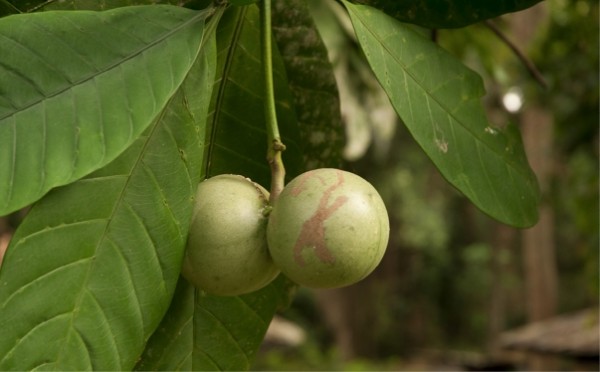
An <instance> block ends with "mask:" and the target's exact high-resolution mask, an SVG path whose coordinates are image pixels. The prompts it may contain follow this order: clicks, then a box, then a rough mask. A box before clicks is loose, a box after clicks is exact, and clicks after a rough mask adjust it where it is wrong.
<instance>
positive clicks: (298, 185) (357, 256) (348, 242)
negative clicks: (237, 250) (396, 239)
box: [267, 168, 390, 288]
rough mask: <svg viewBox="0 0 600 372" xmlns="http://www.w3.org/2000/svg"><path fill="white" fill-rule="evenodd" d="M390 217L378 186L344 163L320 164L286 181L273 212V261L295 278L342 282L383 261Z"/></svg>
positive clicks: (319, 283) (314, 284)
mask: <svg viewBox="0 0 600 372" xmlns="http://www.w3.org/2000/svg"><path fill="white" fill-rule="evenodd" d="M389 232H390V227H389V219H388V214H387V210H386V209H385V205H384V204H383V200H381V197H380V196H379V194H378V193H377V190H375V188H374V187H373V186H372V185H371V184H370V183H368V182H367V181H366V180H364V179H362V178H361V177H359V176H357V175H355V174H353V173H349V172H345V171H342V170H339V169H330V168H324V169H316V170H313V171H309V172H306V173H303V174H301V175H300V176H298V177H296V178H295V179H293V180H292V181H291V182H290V183H289V184H287V185H286V186H285V188H284V189H283V191H282V192H281V194H280V195H279V198H278V199H277V201H276V202H275V204H274V205H273V210H272V211H271V214H270V215H269V224H268V227H267V240H268V242H269V251H270V252H271V257H272V258H273V261H274V262H275V264H276V265H277V267H279V269H280V270H281V271H282V272H283V273H284V274H285V275H286V276H288V277H289V278H290V279H291V280H293V281H295V282H296V283H298V284H301V285H304V286H307V287H311V288H335V287H343V286H346V285H350V284H353V283H356V282H358V281H359V280H361V279H363V278H364V277H366V276H367V275H369V274H370V273H371V272H372V271H373V270H374V269H375V267H376V266H377V265H378V264H379V262H381V259H382V258H383V254H384V253H385V249H386V247H387V243H388V238H389Z"/></svg>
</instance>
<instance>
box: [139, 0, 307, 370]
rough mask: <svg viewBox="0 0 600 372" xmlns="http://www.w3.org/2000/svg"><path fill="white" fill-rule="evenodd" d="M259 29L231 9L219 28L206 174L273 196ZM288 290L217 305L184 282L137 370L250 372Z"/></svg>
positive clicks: (252, 15)
mask: <svg viewBox="0 0 600 372" xmlns="http://www.w3.org/2000/svg"><path fill="white" fill-rule="evenodd" d="M258 22H259V14H258V8H257V7H256V6H254V5H253V6H248V7H233V8H230V9H229V10H228V11H227V13H226V14H225V15H224V17H223V19H222V20H221V22H220V24H219V29H218V32H217V35H218V50H219V53H218V68H217V74H218V76H217V79H216V83H215V87H214V93H213V94H214V95H213V101H212V105H211V114H210V117H209V131H210V133H211V135H210V136H209V138H210V140H209V142H208V147H207V153H206V155H205V167H206V174H207V175H209V176H213V175H217V174H222V173H237V174H242V175H244V176H247V177H250V178H251V179H252V180H254V181H257V182H259V183H261V184H262V185H263V186H266V187H267V189H268V184H269V180H270V174H269V168H268V165H267V162H266V159H265V156H266V151H267V141H266V138H267V135H266V133H265V122H264V106H263V99H262V97H263V82H262V77H261V76H262V75H261V71H262V69H261V66H260V63H261V62H260V58H261V57H260V39H259V28H258V27H259V26H258V24H259V23H258ZM273 57H274V69H275V78H274V79H275V91H276V101H277V116H278V120H279V125H280V132H281V135H282V139H283V142H284V143H285V144H286V145H287V150H286V151H285V152H284V162H285V165H286V170H287V174H288V178H290V177H294V176H295V175H297V174H298V173H299V172H300V171H301V170H302V169H301V168H300V164H301V159H302V154H301V152H300V151H299V146H298V145H297V143H298V142H299V141H300V136H299V134H298V130H297V124H296V119H295V117H294V112H293V105H292V100H291V97H290V94H289V92H288V91H287V82H286V80H285V73H284V70H283V64H282V61H281V57H280V56H279V54H278V52H277V50H274V51H273ZM287 283H288V282H287V280H286V279H285V278H283V277H280V278H278V279H276V280H275V281H274V282H273V283H271V284H270V285H269V286H267V287H266V288H263V289H262V290H259V291H256V292H253V293H250V294H247V295H243V296H234V297H219V296H207V295H204V294H203V293H202V292H201V291H200V290H195V289H193V288H192V287H191V285H190V284H189V283H187V282H186V281H185V280H182V282H181V283H180V285H179V286H180V288H179V290H178V291H179V292H178V294H177V295H176V296H175V299H174V302H173V304H172V305H171V308H170V310H169V312H168V313H167V315H166V317H165V319H164V321H163V323H162V324H161V325H160V326H159V330H158V331H157V332H156V333H155V334H154V335H153V336H152V338H151V339H150V341H149V342H148V346H147V348H146V350H145V352H144V355H143V357H142V359H141V360H140V363H139V364H138V365H137V369H140V370H149V369H152V370H215V369H223V370H247V369H250V367H251V365H252V361H253V359H254V356H255V355H256V352H257V350H258V348H259V347H260V345H261V343H262V340H263V337H264V334H265V333H266V330H267V327H268V325H269V323H270V319H271V318H272V317H273V315H274V313H275V310H276V308H277V306H278V305H279V304H280V303H281V302H282V299H286V298H287V295H288V286H287ZM192 305H193V308H191V307H192ZM184 307H185V310H183V308H184ZM185 351H187V352H189V353H191V354H187V353H186V352H185Z"/></svg>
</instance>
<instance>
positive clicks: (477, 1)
mask: <svg viewBox="0 0 600 372" xmlns="http://www.w3.org/2000/svg"><path fill="white" fill-rule="evenodd" d="M540 1H542V0H494V1H488V0H402V1H398V0H351V2H353V3H357V4H363V5H369V6H372V7H374V8H377V9H380V10H382V11H384V12H385V13H387V14H388V15H390V16H392V17H394V18H396V19H398V20H400V21H402V22H408V23H414V24H417V25H420V26H424V27H428V28H454V27H464V26H468V25H470V24H473V23H477V22H481V21H484V20H486V19H489V18H494V17H498V16H500V15H502V14H506V13H512V12H516V11H519V10H523V9H526V8H529V7H531V6H533V5H535V4H537V3H539V2H540Z"/></svg>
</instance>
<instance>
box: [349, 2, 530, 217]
mask: <svg viewBox="0 0 600 372" xmlns="http://www.w3.org/2000/svg"><path fill="white" fill-rule="evenodd" d="M344 4H345V5H346V8H347V9H348V11H349V13H350V17H351V20H352V24H353V26H354V30H355V32H356V34H357V37H358V41H359V43H360V45H361V47H362V49H363V51H364V53H365V55H366V57H367V59H368V61H369V64H370V65H371V68H372V69H373V71H374V72H375V75H376V76H377V79H378V80H379V82H380V84H381V85H382V87H383V89H384V90H385V91H386V93H387V94H388V97H389V98H390V101H391V103H392V105H393V106H394V109H395V110H396V112H397V113H398V114H399V115H400V118H401V119H402V120H403V122H404V124H405V125H406V126H407V127H408V129H409V130H410V132H411V134H412V135H413V137H414V138H415V139H416V141H417V142H418V143H419V145H420V146H421V147H422V148H423V150H424V151H425V152H426V153H427V155H428V156H429V157H430V158H431V160H433V162H434V163H435V165H436V166H437V167H438V169H439V170H440V172H441V173H442V174H443V175H444V177H445V178H446V179H447V180H448V181H449V182H450V183H451V184H452V185H454V186H455V187H456V188H458V189H459V190H460V191H462V192H463V193H464V194H465V195H466V196H467V197H468V198H469V199H470V200H471V201H472V202H473V203H474V204H475V205H476V206H477V207H479V208H480V209H481V210H483V211H484V212H486V213H488V214H489V215H491V216H492V217H494V218H496V219H498V220H500V221H501V222H504V223H507V224H510V225H514V226H519V227H526V226H531V225H533V224H534V223H535V222H536V220H537V202H538V198H539V190H538V187H537V181H536V178H535V175H534V174H533V172H532V171H531V169H530V167H529V165H528V163H527V159H526V157H525V154H524V150H523V145H522V143H521V141H520V137H519V135H518V131H513V130H512V129H510V128H509V129H507V130H502V129H500V128H496V127H493V126H490V124H489V123H488V121H487V119H486V116H485V112H484V110H483V106H482V104H481V97H482V96H483V94H484V93H485V91H484V88H483V83H482V81H481V78H480V77H479V76H478V75H477V74H476V73H475V72H473V71H471V70H469V69H468V68H466V67H465V66H464V65H463V64H462V63H460V62H459V61H458V60H456V59H455V58H454V57H452V56H451V55H450V54H449V53H447V52H445V51H444V50H443V49H441V48H439V47H438V46H437V45H436V44H434V43H432V42H430V41H429V40H427V39H426V38H424V37H422V36H421V35H419V34H418V33H416V32H414V31H413V30H412V29H411V28H410V27H407V26H405V25H403V24H402V23H400V22H398V21H396V20H395V19H393V18H391V17H389V16H387V15H385V14H384V13H383V12H381V11H379V10H376V9H374V8H371V7H368V6H364V5H353V4H351V3H349V2H347V1H344Z"/></svg>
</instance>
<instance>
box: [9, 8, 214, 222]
mask: <svg viewBox="0 0 600 372" xmlns="http://www.w3.org/2000/svg"><path fill="white" fill-rule="evenodd" d="M206 15H207V13H206V12H196V11H191V10H188V9H185V8H179V7H172V6H147V7H127V8H119V9H116V10H112V11H107V12H89V11H70V12H59V11H57V12H43V13H33V14H25V15H13V16H8V17H5V18H2V19H0V215H4V214H7V213H9V212H11V211H14V210H16V209H18V208H21V207H23V206H25V205H28V204H30V203H32V202H33V201H35V200H37V199H39V198H40V197H41V196H42V195H44V194H45V193H46V192H47V191H48V190H50V189H51V188H53V187H56V186H60V185H65V184H68V183H70V182H73V181H74V180H77V179H79V178H81V177H83V176H85V175H86V174H88V173H90V172H92V171H94V170H96V169H98V168H100V167H102V166H104V165H105V164H107V163H109V162H110V161H112V160H113V159H115V158H116V157H117V156H118V155H119V154H120V153H121V152H123V150H125V149H126V148H127V147H128V146H129V145H130V144H131V143H133V141H134V140H135V139H136V138H137V137H138V136H139V135H140V134H141V133H142V132H143V131H144V129H146V128H147V127H148V126H149V125H150V124H151V123H152V122H153V121H154V120H155V119H156V117H157V115H158V114H159V113H160V112H161V111H162V109H163V108H164V106H165V104H166V103H167V101H168V100H169V99H170V98H171V97H172V96H173V94H174V92H175V91H176V89H177V88H178V87H179V85H180V84H181V82H182V80H183V79H184V77H185V75H186V73H187V71H188V70H189V68H190V66H191V64H192V63H193V61H194V58H195V56H196V53H197V51H198V45H199V44H200V40H201V38H202V32H201V31H202V27H203V24H204V19H205V18H206Z"/></svg>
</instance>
